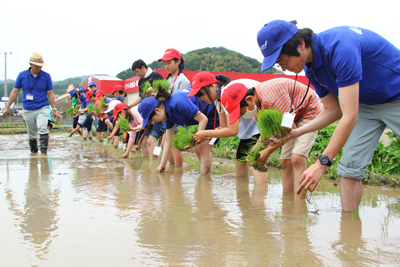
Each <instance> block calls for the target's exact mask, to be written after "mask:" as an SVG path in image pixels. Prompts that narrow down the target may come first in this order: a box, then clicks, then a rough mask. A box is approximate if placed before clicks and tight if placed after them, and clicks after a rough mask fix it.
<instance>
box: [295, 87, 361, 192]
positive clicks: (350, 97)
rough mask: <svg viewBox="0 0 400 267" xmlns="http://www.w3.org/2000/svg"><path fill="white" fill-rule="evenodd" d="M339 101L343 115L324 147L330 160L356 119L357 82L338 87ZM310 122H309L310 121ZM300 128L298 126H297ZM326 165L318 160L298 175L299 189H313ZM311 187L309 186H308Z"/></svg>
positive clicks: (345, 138)
mask: <svg viewBox="0 0 400 267" xmlns="http://www.w3.org/2000/svg"><path fill="white" fill-rule="evenodd" d="M338 99H339V103H340V108H341V111H342V113H343V116H342V118H341V120H340V122H339V124H338V125H337V127H336V129H335V131H334V132H333V135H332V138H331V140H330V142H329V144H328V146H327V147H326V149H325V151H324V152H323V155H325V156H328V157H329V159H330V160H332V159H334V158H335V157H336V155H337V154H338V153H339V152H340V150H341V149H342V148H343V146H344V144H345V143H346V141H347V139H348V138H349V136H350V133H351V131H352V130H353V128H354V126H355V125H356V123H357V120H358V105H359V104H358V101H359V83H355V84H352V85H350V86H346V87H343V88H339V98H338ZM310 124H311V122H310ZM299 129H300V128H299ZM327 168H328V167H327V166H325V165H322V164H321V163H320V161H319V160H317V162H316V163H314V164H313V165H312V166H310V167H309V168H308V169H307V170H306V171H305V172H304V173H303V174H302V176H301V177H300V187H299V190H298V192H299V191H301V189H302V188H303V187H304V188H305V189H306V190H307V189H309V190H310V191H314V189H315V188H316V186H317V184H318V183H319V181H320V180H321V178H322V175H323V174H324V172H325V170H326V169H327ZM311 185H312V187H311V188H310V186H311Z"/></svg>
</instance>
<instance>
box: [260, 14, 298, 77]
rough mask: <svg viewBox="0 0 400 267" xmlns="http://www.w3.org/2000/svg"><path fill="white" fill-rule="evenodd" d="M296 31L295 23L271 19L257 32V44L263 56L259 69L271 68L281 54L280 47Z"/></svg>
mask: <svg viewBox="0 0 400 267" xmlns="http://www.w3.org/2000/svg"><path fill="white" fill-rule="evenodd" d="M297 31H298V29H297V27H296V25H294V24H293V23H290V22H287V21H284V20H273V21H271V22H270V23H267V24H265V25H264V27H262V28H261V30H260V31H259V32H258V34H257V42H258V46H259V48H260V50H261V53H262V54H263V56H264V60H263V63H262V66H261V71H266V70H269V69H270V68H272V67H273V66H274V65H275V63H276V61H277V60H278V58H279V55H280V54H281V51H282V47H283V45H284V44H286V43H287V42H288V41H289V40H290V39H291V38H292V37H293V36H294V35H295V34H296V32H297Z"/></svg>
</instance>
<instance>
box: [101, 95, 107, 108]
mask: <svg viewBox="0 0 400 267" xmlns="http://www.w3.org/2000/svg"><path fill="white" fill-rule="evenodd" d="M100 103H101V107H102V108H106V107H107V105H106V101H105V100H104V97H102V98H100Z"/></svg>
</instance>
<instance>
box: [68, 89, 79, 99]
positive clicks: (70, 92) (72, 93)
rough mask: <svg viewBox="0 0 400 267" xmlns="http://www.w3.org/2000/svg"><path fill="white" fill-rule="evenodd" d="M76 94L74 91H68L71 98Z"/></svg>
mask: <svg viewBox="0 0 400 267" xmlns="http://www.w3.org/2000/svg"><path fill="white" fill-rule="evenodd" d="M76 92H77V91H76V89H72V90H71V91H69V94H70V95H71V98H72V96H73V95H74V94H75V93H76Z"/></svg>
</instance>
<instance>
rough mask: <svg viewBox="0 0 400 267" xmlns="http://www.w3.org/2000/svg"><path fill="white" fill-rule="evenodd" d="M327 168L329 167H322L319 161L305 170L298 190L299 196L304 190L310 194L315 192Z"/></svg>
mask: <svg viewBox="0 0 400 267" xmlns="http://www.w3.org/2000/svg"><path fill="white" fill-rule="evenodd" d="M327 168H328V166H325V165H322V164H321V163H320V162H319V161H317V162H315V163H314V164H313V165H311V166H310V167H309V168H308V169H307V170H305V171H304V172H303V174H302V175H301V177H300V181H299V182H300V186H299V188H298V190H297V194H300V192H301V191H302V190H303V189H305V190H308V191H310V192H312V191H314V190H315V188H316V187H317V185H318V183H319V181H321V178H322V175H323V174H324V172H325V170H326V169H327Z"/></svg>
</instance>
